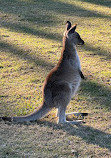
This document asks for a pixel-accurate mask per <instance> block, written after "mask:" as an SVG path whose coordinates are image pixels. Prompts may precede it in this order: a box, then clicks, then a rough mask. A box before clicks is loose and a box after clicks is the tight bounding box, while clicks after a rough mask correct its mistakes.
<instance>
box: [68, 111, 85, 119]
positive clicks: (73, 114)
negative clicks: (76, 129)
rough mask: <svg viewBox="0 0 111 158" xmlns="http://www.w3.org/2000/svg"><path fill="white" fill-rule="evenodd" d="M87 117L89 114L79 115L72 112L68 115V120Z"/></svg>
mask: <svg viewBox="0 0 111 158" xmlns="http://www.w3.org/2000/svg"><path fill="white" fill-rule="evenodd" d="M85 116H88V113H81V112H80V113H78V112H71V113H66V118H67V119H68V118H69V117H72V118H75V117H76V118H79V119H84V117H85Z"/></svg>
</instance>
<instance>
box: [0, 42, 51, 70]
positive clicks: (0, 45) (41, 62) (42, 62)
mask: <svg viewBox="0 0 111 158" xmlns="http://www.w3.org/2000/svg"><path fill="white" fill-rule="evenodd" d="M0 49H1V50H3V51H6V52H8V53H10V54H14V55H17V56H19V58H22V59H25V60H27V61H28V62H31V63H34V64H35V65H36V66H41V67H44V68H46V67H48V68H50V69H51V68H53V67H54V65H53V64H51V63H49V62H47V61H46V60H43V59H40V58H39V57H38V58H36V57H35V56H34V57H32V56H31V55H29V54H28V53H27V52H25V51H24V50H22V49H20V48H18V47H16V46H14V45H10V44H9V43H6V42H3V41H2V42H0Z"/></svg>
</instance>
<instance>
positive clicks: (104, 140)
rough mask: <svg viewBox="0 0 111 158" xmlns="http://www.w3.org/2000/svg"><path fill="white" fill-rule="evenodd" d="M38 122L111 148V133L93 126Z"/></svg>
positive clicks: (91, 142) (87, 141)
mask: <svg viewBox="0 0 111 158" xmlns="http://www.w3.org/2000/svg"><path fill="white" fill-rule="evenodd" d="M33 124H36V122H34V123H32V124H29V126H30V125H33ZM37 124H39V125H40V126H41V127H42V126H47V127H49V128H53V129H54V130H61V129H62V130H63V131H64V132H67V134H68V135H71V136H77V137H80V138H82V139H83V140H84V141H85V142H86V143H88V144H94V145H98V146H99V147H102V148H107V149H109V151H110V150H111V134H109V133H105V132H103V131H100V130H98V129H95V128H93V127H89V126H87V125H82V124H81V125H76V126H75V125H71V124H68V125H67V124H66V125H58V124H56V123H52V122H49V121H44V120H42V121H37ZM25 125H27V124H25Z"/></svg>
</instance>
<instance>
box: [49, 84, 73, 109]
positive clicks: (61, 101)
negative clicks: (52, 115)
mask: <svg viewBox="0 0 111 158" xmlns="http://www.w3.org/2000/svg"><path fill="white" fill-rule="evenodd" d="M52 100H53V104H54V106H55V107H57V108H58V107H60V106H64V107H67V105H68V103H69V102H70V100H71V88H70V86H69V84H68V83H64V82H63V83H62V82H61V83H58V84H55V85H54V86H53V88H52Z"/></svg>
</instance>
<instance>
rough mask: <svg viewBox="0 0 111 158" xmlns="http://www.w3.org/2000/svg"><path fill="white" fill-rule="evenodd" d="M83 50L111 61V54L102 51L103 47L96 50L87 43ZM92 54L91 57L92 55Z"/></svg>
mask: <svg viewBox="0 0 111 158" xmlns="http://www.w3.org/2000/svg"><path fill="white" fill-rule="evenodd" d="M82 48H83V50H85V51H89V52H91V54H92V55H99V56H101V57H103V58H104V59H105V60H107V61H108V60H111V53H110V52H108V51H106V50H104V49H102V48H101V47H97V48H94V47H93V46H92V45H90V44H88V43H85V45H84V47H82ZM91 54H90V55H91Z"/></svg>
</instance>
